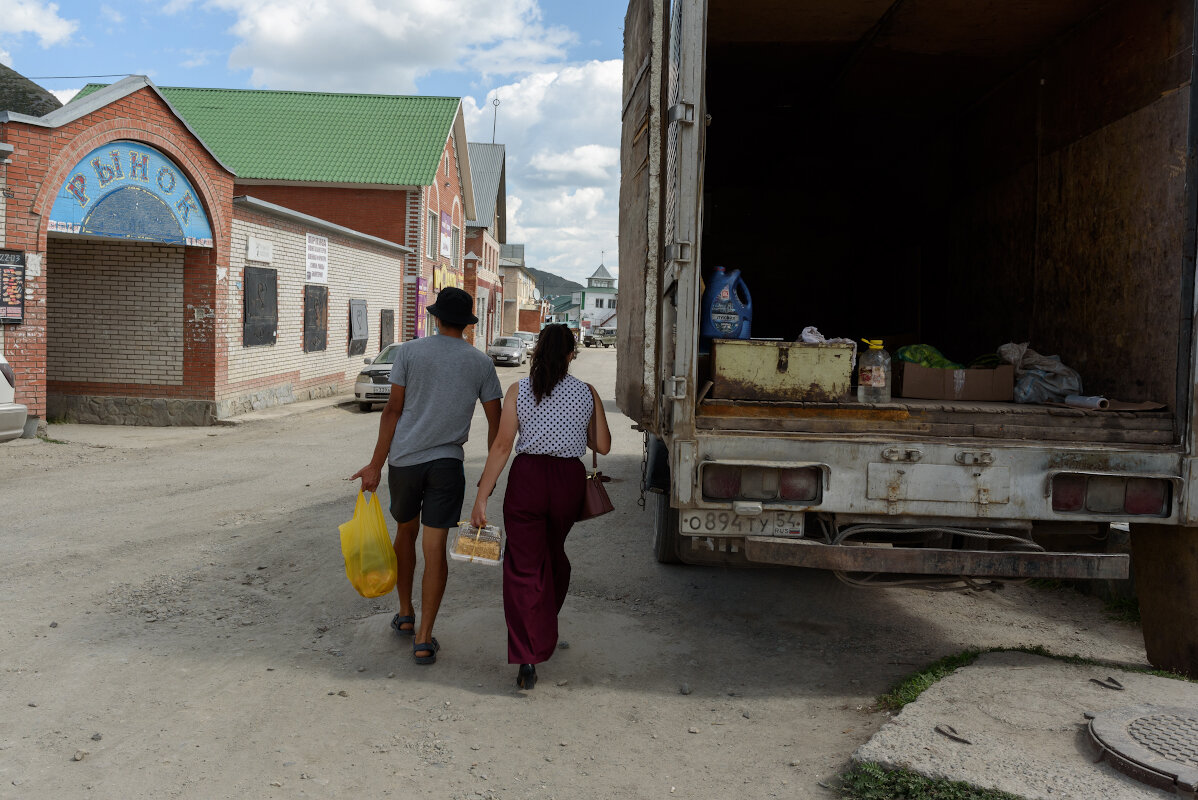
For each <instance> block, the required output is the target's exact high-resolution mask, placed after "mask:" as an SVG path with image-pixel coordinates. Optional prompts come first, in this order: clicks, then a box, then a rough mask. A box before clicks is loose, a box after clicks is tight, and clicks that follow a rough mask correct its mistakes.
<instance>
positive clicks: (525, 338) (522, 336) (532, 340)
mask: <svg viewBox="0 0 1198 800" xmlns="http://www.w3.org/2000/svg"><path fill="white" fill-rule="evenodd" d="M512 336H515V337H516V338H517V339H519V340H520V341H522V342H524V350H525V351H526V352H528V353H531V352H532V348H533V346H534V345H536V343H537V335H536V334H535V333H530V332H529V331H516V332H515V333H513V334H512Z"/></svg>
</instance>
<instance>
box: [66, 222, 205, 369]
mask: <svg viewBox="0 0 1198 800" xmlns="http://www.w3.org/2000/svg"><path fill="white" fill-rule="evenodd" d="M47 254H48V255H47V259H46V262H47V265H46V285H47V302H46V329H47V335H46V378H47V380H51V381H84V382H93V383H94V382H104V383H145V384H155V385H168V386H169V385H178V384H181V383H182V382H183V248H182V247H176V246H172V245H164V244H150V243H142V242H124V241H121V240H117V239H111V240H107V241H104V242H94V241H82V240H76V239H58V238H50V239H49V241H48V244H47Z"/></svg>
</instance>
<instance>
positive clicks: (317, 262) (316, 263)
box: [304, 233, 329, 283]
mask: <svg viewBox="0 0 1198 800" xmlns="http://www.w3.org/2000/svg"><path fill="white" fill-rule="evenodd" d="M307 263H308V274H307V277H306V278H304V280H305V281H307V282H308V283H328V282H329V240H328V238H327V237H325V236H317V235H316V234H314V233H309V234H308V252H307Z"/></svg>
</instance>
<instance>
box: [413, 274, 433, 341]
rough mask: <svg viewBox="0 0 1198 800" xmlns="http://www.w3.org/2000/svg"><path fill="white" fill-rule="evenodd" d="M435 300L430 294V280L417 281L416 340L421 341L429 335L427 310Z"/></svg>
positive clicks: (419, 279) (420, 279) (418, 279)
mask: <svg viewBox="0 0 1198 800" xmlns="http://www.w3.org/2000/svg"><path fill="white" fill-rule="evenodd" d="M432 303H433V299H432V297H430V296H429V292H428V279H427V278H417V279H416V338H417V339H421V338H424V336H426V335H427V333H426V332H427V331H428V330H429V328H430V326H428V325H426V324H425V323H426V321H427V320H426V318H425V317H426V315H427V314H428V312H427V311H426V309H427V308H428V307H429V306H430V305H432Z"/></svg>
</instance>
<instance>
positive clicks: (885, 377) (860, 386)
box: [857, 339, 890, 403]
mask: <svg viewBox="0 0 1198 800" xmlns="http://www.w3.org/2000/svg"><path fill="white" fill-rule="evenodd" d="M861 341H863V342H865V343H866V344H867V345H869V349H868V350H866V351H865V352H864V353H862V354H861V358H859V359H858V360H857V402H859V403H889V402H890V354H889V353H887V352H886V351H885V350H883V349H882V340H881V339H862V340H861Z"/></svg>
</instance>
